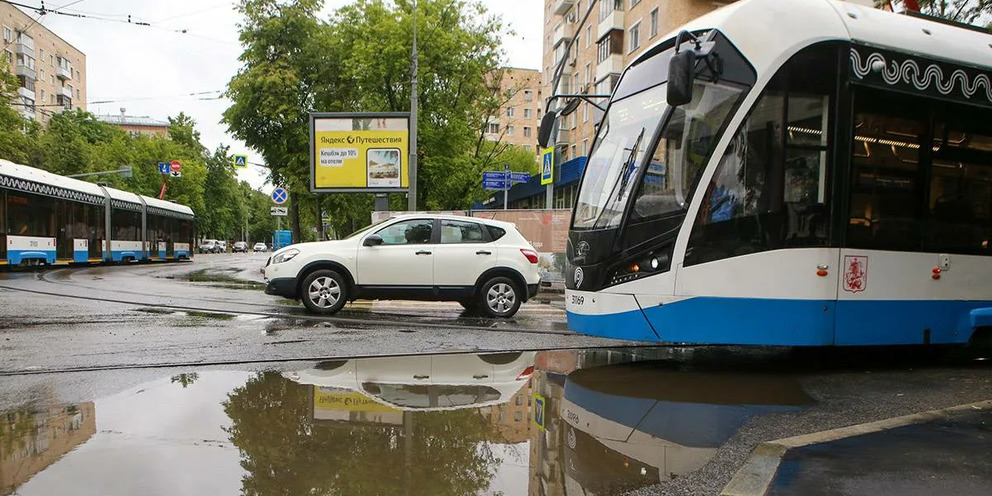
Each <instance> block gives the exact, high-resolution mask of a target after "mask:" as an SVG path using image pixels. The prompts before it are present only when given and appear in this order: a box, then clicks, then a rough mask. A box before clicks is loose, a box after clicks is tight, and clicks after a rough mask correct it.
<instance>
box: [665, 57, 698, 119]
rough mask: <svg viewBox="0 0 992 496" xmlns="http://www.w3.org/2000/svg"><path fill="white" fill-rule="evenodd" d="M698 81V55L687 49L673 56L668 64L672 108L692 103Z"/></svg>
mask: <svg viewBox="0 0 992 496" xmlns="http://www.w3.org/2000/svg"><path fill="white" fill-rule="evenodd" d="M695 79H696V53H695V52H693V50H692V49H691V48H686V49H683V50H682V51H680V52H679V53H676V54H675V55H672V60H670V61H669V62H668V104H669V105H671V106H672V107H678V106H679V105H685V104H687V103H689V102H691V101H692V85H693V81H694V80H695Z"/></svg>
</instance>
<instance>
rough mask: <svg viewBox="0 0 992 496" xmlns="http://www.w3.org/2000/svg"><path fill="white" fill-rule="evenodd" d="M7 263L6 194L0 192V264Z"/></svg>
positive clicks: (2, 191)
mask: <svg viewBox="0 0 992 496" xmlns="http://www.w3.org/2000/svg"><path fill="white" fill-rule="evenodd" d="M6 261H7V192H6V191H4V190H0V263H4V262H6Z"/></svg>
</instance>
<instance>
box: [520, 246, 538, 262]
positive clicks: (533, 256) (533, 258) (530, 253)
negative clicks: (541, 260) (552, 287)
mask: <svg viewBox="0 0 992 496" xmlns="http://www.w3.org/2000/svg"><path fill="white" fill-rule="evenodd" d="M520 253H523V254H524V256H525V257H527V261H528V262H530V263H532V264H536V263H537V252H536V251H534V250H528V249H526V248H521V249H520Z"/></svg>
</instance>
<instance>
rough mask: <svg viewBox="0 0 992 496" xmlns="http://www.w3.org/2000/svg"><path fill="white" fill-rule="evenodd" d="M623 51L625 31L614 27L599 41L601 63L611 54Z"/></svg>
mask: <svg viewBox="0 0 992 496" xmlns="http://www.w3.org/2000/svg"><path fill="white" fill-rule="evenodd" d="M621 53H623V31H620V30H618V29H614V30H613V31H610V34H608V35H606V36H604V37H603V39H602V40H600V41H599V59H598V60H599V63H603V62H604V61H605V60H606V59H608V58H610V55H614V54H621Z"/></svg>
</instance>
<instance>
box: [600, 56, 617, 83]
mask: <svg viewBox="0 0 992 496" xmlns="http://www.w3.org/2000/svg"><path fill="white" fill-rule="evenodd" d="M621 72H623V55H620V54H619V53H614V54H612V55H610V56H609V57H607V58H606V60H604V61H602V62H600V63H599V65H597V66H596V81H601V80H602V79H603V78H605V77H606V76H609V75H610V74H620V73H621Z"/></svg>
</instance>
